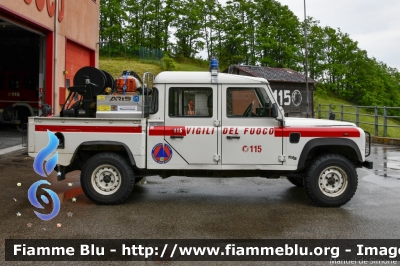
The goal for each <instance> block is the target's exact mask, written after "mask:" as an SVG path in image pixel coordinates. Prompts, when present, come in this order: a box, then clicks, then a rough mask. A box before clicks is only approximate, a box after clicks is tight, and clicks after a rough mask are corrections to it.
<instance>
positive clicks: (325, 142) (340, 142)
mask: <svg viewBox="0 0 400 266" xmlns="http://www.w3.org/2000/svg"><path fill="white" fill-rule="evenodd" d="M322 146H347V147H350V148H352V149H353V150H354V151H355V152H356V154H357V157H358V161H360V162H362V156H361V152H360V149H359V147H358V145H357V144H356V143H355V142H354V141H353V140H351V139H339V138H319V139H312V140H310V141H309V142H307V144H306V145H305V146H304V148H303V150H302V152H301V155H300V159H299V164H298V165H297V169H301V168H303V167H304V166H305V163H306V159H307V156H308V154H309V152H310V151H311V150H312V149H314V148H316V147H322Z"/></svg>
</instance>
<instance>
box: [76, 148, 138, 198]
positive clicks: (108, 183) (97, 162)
mask: <svg viewBox="0 0 400 266" xmlns="http://www.w3.org/2000/svg"><path fill="white" fill-rule="evenodd" d="M134 184H135V178H134V174H133V170H132V167H130V165H129V164H128V162H127V161H126V160H125V159H124V158H123V157H122V156H121V155H118V154H115V153H99V154H96V155H94V156H93V157H91V158H90V159H89V160H88V161H87V162H86V163H85V165H84V166H83V168H82V171H81V185H82V189H83V191H84V192H85V195H86V196H87V197H88V198H89V199H90V200H92V201H94V202H96V203H99V204H119V203H121V202H123V201H124V200H125V199H126V198H127V197H128V196H129V195H130V194H131V192H132V190H133V186H134Z"/></svg>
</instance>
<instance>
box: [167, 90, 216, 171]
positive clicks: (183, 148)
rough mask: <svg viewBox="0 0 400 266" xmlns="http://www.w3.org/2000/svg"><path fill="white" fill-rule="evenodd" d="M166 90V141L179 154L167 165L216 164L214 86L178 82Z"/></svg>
mask: <svg viewBox="0 0 400 266" xmlns="http://www.w3.org/2000/svg"><path fill="white" fill-rule="evenodd" d="M166 89H167V93H166V95H167V102H166V104H167V112H166V114H165V130H164V132H165V136H164V137H165V142H166V143H167V144H168V145H169V146H170V147H171V148H172V149H173V151H174V152H175V154H176V155H178V156H179V157H180V160H176V159H174V160H173V161H171V163H170V164H178V165H196V164H202V165H217V164H218V163H219V157H218V155H217V154H218V142H217V140H218V129H219V128H218V125H219V124H218V109H217V94H216V92H217V86H216V85H204V86H201V85H199V86H198V87H193V85H190V86H189V85H187V86H186V85H182V84H179V85H168V86H167V87H166ZM176 155H174V156H176Z"/></svg>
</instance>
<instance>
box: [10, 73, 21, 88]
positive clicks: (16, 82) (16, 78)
mask: <svg viewBox="0 0 400 266" xmlns="http://www.w3.org/2000/svg"><path fill="white" fill-rule="evenodd" d="M21 85H22V84H20V75H19V74H11V75H9V76H8V89H10V90H19V88H20V86H21Z"/></svg>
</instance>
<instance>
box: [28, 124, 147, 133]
mask: <svg viewBox="0 0 400 266" xmlns="http://www.w3.org/2000/svg"><path fill="white" fill-rule="evenodd" d="M35 130H36V131H47V130H50V131H51V132H96V133H142V126H136V127H132V126H130V127H127V126H120V127H118V126H47V125H36V126H35Z"/></svg>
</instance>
